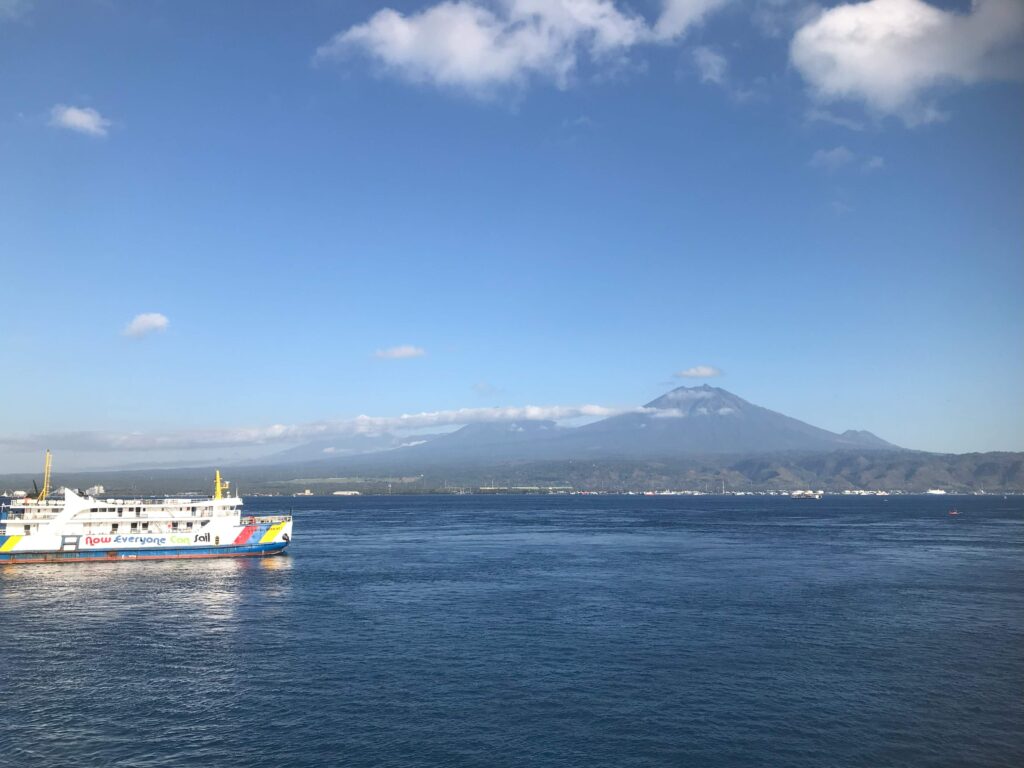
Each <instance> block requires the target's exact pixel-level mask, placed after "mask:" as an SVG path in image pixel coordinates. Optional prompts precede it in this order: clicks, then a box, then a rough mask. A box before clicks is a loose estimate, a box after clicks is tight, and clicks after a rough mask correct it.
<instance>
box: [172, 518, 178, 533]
mask: <svg viewBox="0 0 1024 768" xmlns="http://www.w3.org/2000/svg"><path fill="white" fill-rule="evenodd" d="M171 530H172V531H176V530H178V521H177V520H172V521H171Z"/></svg>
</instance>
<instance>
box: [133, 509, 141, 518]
mask: <svg viewBox="0 0 1024 768" xmlns="http://www.w3.org/2000/svg"><path fill="white" fill-rule="evenodd" d="M135 516H136V517H142V507H136V508H135Z"/></svg>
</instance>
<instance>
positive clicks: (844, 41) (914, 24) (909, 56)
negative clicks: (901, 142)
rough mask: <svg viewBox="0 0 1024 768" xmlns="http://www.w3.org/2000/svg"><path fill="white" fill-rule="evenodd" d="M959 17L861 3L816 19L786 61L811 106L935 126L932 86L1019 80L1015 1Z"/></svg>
mask: <svg viewBox="0 0 1024 768" xmlns="http://www.w3.org/2000/svg"><path fill="white" fill-rule="evenodd" d="M971 5H972V7H971V10H970V11H969V12H967V13H960V12H957V11H955V10H952V9H950V10H943V9H940V8H936V7H935V6H934V5H932V4H930V3H926V2H923V0H868V2H859V3H842V4H839V5H836V6H834V7H832V8H830V9H828V10H824V11H821V12H820V13H819V14H818V15H817V16H816V17H815V18H814V19H812V20H810V21H808V22H807V23H806V24H804V25H803V26H802V27H800V29H799V30H797V32H796V34H795V35H794V37H793V41H792V43H791V45H790V60H791V61H792V63H793V66H794V67H795V68H796V70H797V71H798V72H799V73H800V74H801V75H802V76H803V78H804V80H805V81H806V82H807V84H808V85H809V86H810V89H811V92H812V94H813V95H814V96H815V97H816V98H817V99H818V100H819V101H836V100H844V99H845V100H852V101H857V102H861V103H863V104H864V105H865V106H867V107H868V109H869V110H871V111H873V112H875V113H877V114H880V115H895V116H897V117H899V118H901V119H902V120H903V121H904V122H905V123H906V124H908V125H919V124H922V123H928V122H934V121H936V120H941V119H942V118H943V117H944V115H943V113H942V112H940V111H939V110H938V109H937V108H936V107H935V106H934V104H932V103H930V101H929V94H930V92H931V91H932V90H933V89H934V88H936V87H937V86H940V85H949V84H961V85H967V84H971V83H976V82H981V81H985V80H995V79H1019V78H1021V77H1022V76H1024V56H1022V35H1024V3H1022V2H1021V0H975V2H973V3H972V4H971Z"/></svg>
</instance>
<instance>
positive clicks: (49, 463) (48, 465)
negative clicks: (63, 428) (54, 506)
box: [36, 448, 53, 501]
mask: <svg viewBox="0 0 1024 768" xmlns="http://www.w3.org/2000/svg"><path fill="white" fill-rule="evenodd" d="M52 468H53V454H52V453H50V449H49V448H47V449H46V462H45V463H44V464H43V490H41V491H40V492H39V495H38V496H36V499H37V500H39V501H46V497H47V496H49V495H50V470H51V469H52Z"/></svg>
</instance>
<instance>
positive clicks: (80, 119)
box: [50, 104, 110, 137]
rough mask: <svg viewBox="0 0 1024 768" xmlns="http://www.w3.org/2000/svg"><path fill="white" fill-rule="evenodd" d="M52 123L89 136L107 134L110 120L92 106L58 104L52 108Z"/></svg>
mask: <svg viewBox="0 0 1024 768" xmlns="http://www.w3.org/2000/svg"><path fill="white" fill-rule="evenodd" d="M50 125H52V126H55V127H57V128H66V129H67V130H69V131H77V132H78V133H85V134H88V135H89V136H97V137H103V136H106V135H107V129H109V128H110V121H109V120H107V119H106V118H105V117H103V115H101V114H100V113H99V112H97V111H96V110H95V109H93V108H92V107H70V106H67V105H66V104H57V105H56V106H54V107H53V109H51V110H50Z"/></svg>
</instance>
